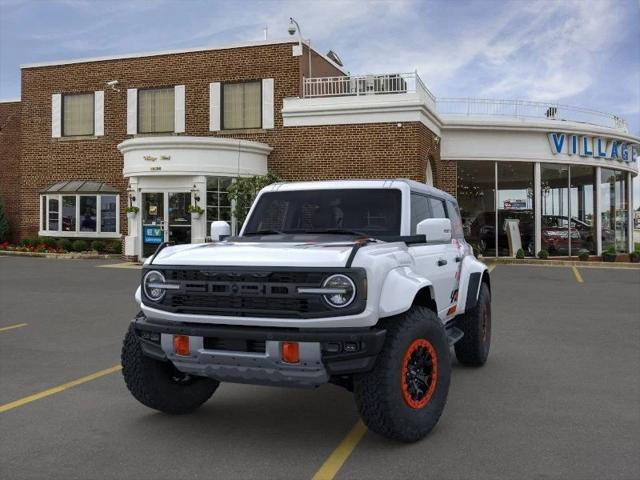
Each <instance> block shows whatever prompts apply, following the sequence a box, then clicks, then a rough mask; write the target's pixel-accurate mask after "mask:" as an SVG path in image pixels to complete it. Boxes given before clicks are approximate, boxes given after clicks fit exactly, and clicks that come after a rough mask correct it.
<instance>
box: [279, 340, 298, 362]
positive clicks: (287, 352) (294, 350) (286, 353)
mask: <svg viewBox="0 0 640 480" xmlns="http://www.w3.org/2000/svg"><path fill="white" fill-rule="evenodd" d="M281 350H282V352H281V353H282V361H283V362H286V363H299V362H300V345H299V344H298V342H282V343H281Z"/></svg>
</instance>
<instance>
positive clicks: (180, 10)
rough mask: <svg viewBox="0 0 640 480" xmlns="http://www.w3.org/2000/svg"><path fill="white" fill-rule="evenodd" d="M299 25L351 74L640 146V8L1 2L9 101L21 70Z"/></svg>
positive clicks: (527, 2)
mask: <svg viewBox="0 0 640 480" xmlns="http://www.w3.org/2000/svg"><path fill="white" fill-rule="evenodd" d="M291 16H292V17H294V18H295V19H296V20H297V21H298V23H299V24H300V27H301V30H302V34H303V36H304V37H305V38H306V37H310V38H311V43H312V46H314V47H315V48H317V49H318V50H319V51H320V52H327V51H328V50H330V49H332V50H334V51H336V52H337V53H338V54H339V55H340V57H341V58H342V60H343V62H344V64H345V67H346V69H347V70H349V71H350V72H351V73H354V74H359V73H383V72H412V71H414V70H417V71H418V73H419V74H420V77H421V78H422V80H423V81H424V83H425V84H426V85H427V87H428V88H429V89H430V90H431V91H432V92H433V93H434V94H435V95H436V96H438V97H483V98H501V99H526V100H535V101H555V102H560V103H564V104H569V105H577V106H583V107H588V108H591V109H595V110H600V111H603V112H608V113H613V114H616V115H619V116H621V117H623V118H625V119H626V120H627V122H628V123H629V129H630V131H631V133H633V134H635V135H640V0H558V1H553V0H514V1H509V0H500V1H498V0H495V1H494V0H475V1H472V0H438V1H436V0H423V1H417V0H390V1H382V0H381V1H363V0H359V1H354V0H306V1H292V0H235V1H231V0H227V1H214V0H126V1H124V0H0V99H8V98H16V97H19V96H20V69H19V65H20V64H25V63H34V62H41V61H52V60H62V59H71V58H81V57H89V56H101V55H116V54H125V53H132V52H145V51H157V50H166V49H176V48H189V47H202V46H216V45H224V44H229V43H234V42H247V41H257V40H262V39H263V38H264V28H265V27H267V28H268V38H269V39H281V38H285V37H286V36H287V26H288V23H289V17H291ZM635 191H636V193H635V195H634V198H635V201H636V202H635V203H636V208H637V206H638V204H640V182H639V181H636V182H635Z"/></svg>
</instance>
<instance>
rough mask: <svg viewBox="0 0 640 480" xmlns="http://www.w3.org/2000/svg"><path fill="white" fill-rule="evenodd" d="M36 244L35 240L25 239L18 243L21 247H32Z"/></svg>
mask: <svg viewBox="0 0 640 480" xmlns="http://www.w3.org/2000/svg"><path fill="white" fill-rule="evenodd" d="M37 244H38V239H37V238H32V237H25V238H23V239H22V240H21V241H20V246H21V247H34V246H36V245H37Z"/></svg>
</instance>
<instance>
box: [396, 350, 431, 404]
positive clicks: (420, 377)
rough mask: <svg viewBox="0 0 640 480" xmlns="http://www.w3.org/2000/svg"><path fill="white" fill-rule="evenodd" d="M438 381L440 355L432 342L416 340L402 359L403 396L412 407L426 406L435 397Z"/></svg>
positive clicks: (401, 381)
mask: <svg viewBox="0 0 640 480" xmlns="http://www.w3.org/2000/svg"><path fill="white" fill-rule="evenodd" d="M437 381H438V356H437V354H436V349H435V348H434V347H433V345H432V344H431V342H429V341H428V340H426V339H424V338H418V339H417V340H414V341H413V342H411V344H410V345H409V348H407V351H406V352H405V354H404V358H403V359H402V374H401V378H400V384H401V385H400V386H401V388H402V398H403V399H404V402H405V403H406V404H407V405H408V406H409V407H411V408H413V409H415V410H417V409H420V408H424V407H425V406H426V405H427V404H428V403H429V400H431V397H433V393H434V392H435V391H436V383H437Z"/></svg>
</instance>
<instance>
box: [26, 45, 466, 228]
mask: <svg viewBox="0 0 640 480" xmlns="http://www.w3.org/2000/svg"><path fill="white" fill-rule="evenodd" d="M291 45H292V44H275V45H261V46H252V47H241V48H234V49H226V50H208V51H202V52H189V53H180V54H173V55H162V56H153V57H142V58H130V59H117V60H108V61H100V62H91V63H79V64H68V65H60V66H51V67H38V68H27V69H23V71H22V120H21V122H22V133H23V136H22V156H21V165H22V178H21V181H20V187H21V188H20V190H21V198H22V204H23V214H22V215H21V217H20V223H19V234H20V236H21V237H24V236H26V235H33V234H35V233H36V232H37V229H38V218H39V207H38V193H39V191H41V190H42V189H43V188H46V187H47V186H49V185H51V184H52V183H55V182H57V181H61V180H70V179H85V180H100V181H104V182H107V183H108V184H111V185H113V186H116V187H118V188H120V189H121V203H122V205H121V211H122V212H124V207H125V206H126V188H127V182H126V181H125V179H124V178H123V177H122V168H123V158H122V155H121V154H120V152H119V151H118V150H117V148H116V147H117V145H118V144H119V143H120V142H122V141H123V140H125V139H127V138H131V136H130V135H127V134H126V118H127V117H126V104H127V98H126V97H127V94H126V89H127V88H139V89H140V88H150V87H161V86H173V85H185V86H186V103H185V111H186V114H185V124H186V132H185V134H184V135H194V136H210V135H219V136H223V137H233V138H243V139H248V140H254V141H258V142H263V143H266V144H269V145H270V146H272V147H273V151H272V153H271V154H270V156H269V168H270V169H271V170H273V171H274V172H275V173H276V174H278V175H279V176H281V177H282V178H283V179H286V180H309V179H311V180H316V179H337V178H384V177H408V178H412V179H415V180H420V181H424V178H425V172H426V159H427V158H428V157H429V156H431V157H432V158H433V159H434V164H435V168H436V169H437V170H438V175H439V176H438V177H437V178H440V171H442V172H445V170H446V169H445V168H444V167H440V161H439V154H438V152H439V148H438V145H437V144H436V143H435V141H434V136H433V134H432V133H431V132H430V131H429V130H428V129H427V128H426V127H425V126H424V125H422V124H420V123H405V124H403V125H402V126H401V127H398V126H397V124H396V123H380V124H367V125H338V126H319V127H287V128H286V129H285V128H283V126H282V116H281V115H280V113H279V112H280V111H281V109H282V103H283V98H285V97H292V96H293V97H295V96H299V95H300V89H301V78H302V74H303V73H304V72H303V70H304V68H305V67H303V66H302V65H304V64H305V62H304V61H303V60H304V59H305V58H306V56H305V57H293V56H292V51H291ZM313 60H314V67H313V68H314V76H315V75H316V74H317V72H321V73H322V74H323V75H339V74H340V71H339V70H338V69H336V68H335V67H334V66H333V65H331V64H329V63H327V62H325V65H324V66H322V63H321V61H322V59H321V57H317V58H316V57H315V56H314V57H313ZM319 62H320V63H319ZM316 64H317V65H316ZM262 78H273V79H274V80H275V81H274V86H275V91H274V96H275V99H274V104H275V112H276V116H275V128H274V129H272V130H251V131H222V132H210V131H209V83H210V82H225V81H244V80H250V79H262ZM109 80H118V81H119V84H118V88H119V89H120V92H115V91H113V90H111V89H108V88H106V85H105V83H106V82H107V81H109ZM95 90H105V111H104V116H105V135H104V136H103V137H98V138H95V139H82V140H74V139H65V138H62V139H53V138H51V95H52V94H53V93H72V92H83V91H95ZM442 178H443V179H445V178H448V177H447V176H446V175H445V174H444V173H443V174H442ZM454 184H455V181H454ZM120 223H121V225H122V233H123V234H126V231H125V229H126V224H127V222H126V218H125V215H124V213H122V218H121V222H120Z"/></svg>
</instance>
